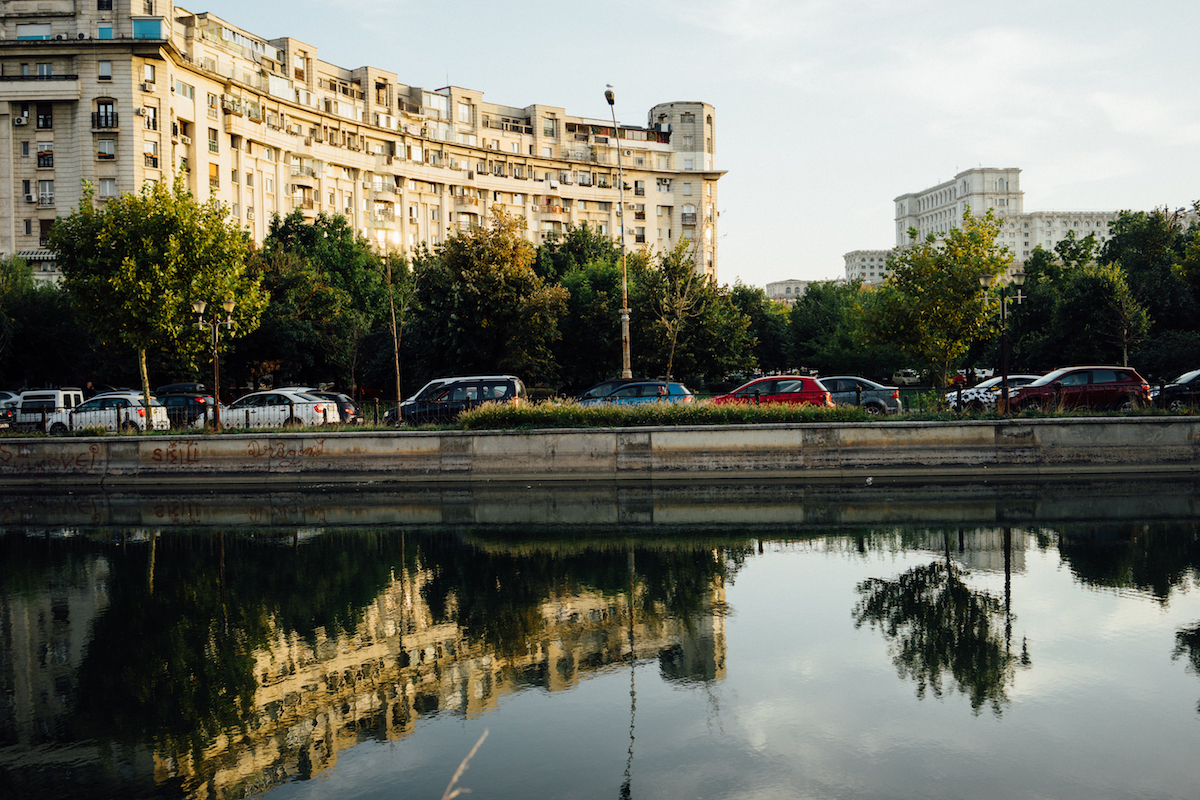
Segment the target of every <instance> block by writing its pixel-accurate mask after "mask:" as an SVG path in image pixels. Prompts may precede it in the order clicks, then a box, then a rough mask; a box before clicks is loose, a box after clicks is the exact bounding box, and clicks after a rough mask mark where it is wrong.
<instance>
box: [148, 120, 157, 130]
mask: <svg viewBox="0 0 1200 800" xmlns="http://www.w3.org/2000/svg"><path fill="white" fill-rule="evenodd" d="M146 130H148V131H156V130H158V117H146Z"/></svg>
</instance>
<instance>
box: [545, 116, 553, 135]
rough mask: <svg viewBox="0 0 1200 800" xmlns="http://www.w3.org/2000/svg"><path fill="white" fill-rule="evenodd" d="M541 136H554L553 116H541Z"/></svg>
mask: <svg viewBox="0 0 1200 800" xmlns="http://www.w3.org/2000/svg"><path fill="white" fill-rule="evenodd" d="M542 136H549V137H551V138H554V117H542Z"/></svg>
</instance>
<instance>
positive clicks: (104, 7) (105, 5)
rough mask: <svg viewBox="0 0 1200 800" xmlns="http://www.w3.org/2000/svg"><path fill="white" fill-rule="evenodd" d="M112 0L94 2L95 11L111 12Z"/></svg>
mask: <svg viewBox="0 0 1200 800" xmlns="http://www.w3.org/2000/svg"><path fill="white" fill-rule="evenodd" d="M112 4H113V0H96V10H97V11H112V10H113V8H112Z"/></svg>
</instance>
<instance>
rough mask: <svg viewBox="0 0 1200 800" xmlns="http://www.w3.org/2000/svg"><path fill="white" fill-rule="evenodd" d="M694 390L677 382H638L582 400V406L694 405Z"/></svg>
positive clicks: (580, 402)
mask: <svg viewBox="0 0 1200 800" xmlns="http://www.w3.org/2000/svg"><path fill="white" fill-rule="evenodd" d="M695 400H696V397H695V395H693V394H692V390H691V389H689V388H687V387H686V386H684V385H683V384H682V383H676V382H675V381H637V382H634V383H626V384H622V385H620V386H616V387H614V388H613V389H612V391H610V392H609V393H608V394H605V395H600V396H599V397H589V398H587V399H586V400H580V401H579V404H580V405H581V406H599V405H618V406H633V405H641V404H643V403H657V402H664V403H693V402H695Z"/></svg>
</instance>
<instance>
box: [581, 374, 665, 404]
mask: <svg viewBox="0 0 1200 800" xmlns="http://www.w3.org/2000/svg"><path fill="white" fill-rule="evenodd" d="M645 380H648V378H612V379H610V380H607V381H600V383H597V384H596V385H595V386H593V387H591V388H590V389H588V390H587V391H585V392H580V393H579V394H577V395H575V399H576V400H591V399H592V398H593V397H604V396H605V395H608V394H611V393H612V390H613V389H616V388H617V387H618V386H624V385H625V384H627V383H641V382H642V381H645Z"/></svg>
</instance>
